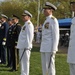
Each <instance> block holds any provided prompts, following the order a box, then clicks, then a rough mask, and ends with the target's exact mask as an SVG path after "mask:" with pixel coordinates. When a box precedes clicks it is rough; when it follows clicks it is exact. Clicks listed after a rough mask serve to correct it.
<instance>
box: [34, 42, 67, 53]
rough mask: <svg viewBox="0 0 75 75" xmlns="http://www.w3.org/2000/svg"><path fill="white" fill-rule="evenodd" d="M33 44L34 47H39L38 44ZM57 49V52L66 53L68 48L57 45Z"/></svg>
mask: <svg viewBox="0 0 75 75" xmlns="http://www.w3.org/2000/svg"><path fill="white" fill-rule="evenodd" d="M33 45H34V46H35V47H40V44H37V43H35V42H34V43H33ZM58 49H59V51H58V53H67V51H68V48H67V47H62V46H59V48H58Z"/></svg>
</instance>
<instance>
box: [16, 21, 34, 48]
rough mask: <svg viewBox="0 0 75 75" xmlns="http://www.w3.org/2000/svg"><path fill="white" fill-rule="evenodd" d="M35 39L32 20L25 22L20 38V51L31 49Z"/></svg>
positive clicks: (18, 45) (18, 46)
mask: <svg viewBox="0 0 75 75" xmlns="http://www.w3.org/2000/svg"><path fill="white" fill-rule="evenodd" d="M33 37H34V26H33V24H32V22H31V21H30V20H28V21H27V22H25V24H24V26H23V27H22V29H21V32H20V34H19V38H18V44H17V48H18V49H31V48H32V41H33Z"/></svg>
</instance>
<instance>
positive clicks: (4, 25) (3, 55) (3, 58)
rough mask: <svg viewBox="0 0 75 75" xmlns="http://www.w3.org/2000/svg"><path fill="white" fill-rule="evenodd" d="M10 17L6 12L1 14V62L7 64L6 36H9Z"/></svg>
mask: <svg viewBox="0 0 75 75" xmlns="http://www.w3.org/2000/svg"><path fill="white" fill-rule="evenodd" d="M7 19H8V17H7V16H6V15H4V14H1V21H2V25H1V28H0V29H1V30H0V31H1V32H0V39H1V63H2V64H6V47H5V45H6V37H7V31H8V28H9V25H8V23H7Z"/></svg>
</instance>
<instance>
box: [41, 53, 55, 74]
mask: <svg viewBox="0 0 75 75" xmlns="http://www.w3.org/2000/svg"><path fill="white" fill-rule="evenodd" d="M41 60H42V72H43V75H55V54H53V55H52V56H51V53H50V52H41ZM49 64H50V67H49V68H48V66H49Z"/></svg>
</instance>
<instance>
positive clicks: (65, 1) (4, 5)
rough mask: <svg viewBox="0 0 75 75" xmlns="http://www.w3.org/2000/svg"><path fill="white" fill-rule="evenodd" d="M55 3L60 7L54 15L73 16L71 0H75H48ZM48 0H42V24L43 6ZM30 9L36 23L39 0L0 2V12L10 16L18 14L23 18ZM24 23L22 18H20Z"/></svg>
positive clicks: (41, 18)
mask: <svg viewBox="0 0 75 75" xmlns="http://www.w3.org/2000/svg"><path fill="white" fill-rule="evenodd" d="M47 1H49V2H51V3H53V4H55V5H56V6H57V8H58V10H57V11H55V12H54V16H55V17H57V18H66V17H67V18H68V17H71V11H70V1H74V0H47ZM45 2H46V0H40V8H39V9H40V24H42V23H43V22H44V19H45V17H44V15H43V14H42V7H43V5H44V3H45ZM25 9H26V10H28V11H30V12H31V13H32V15H33V18H32V22H33V24H34V25H36V24H37V16H38V0H5V1H4V2H1V3H0V11H1V12H0V13H4V14H6V15H7V16H8V17H11V16H12V14H16V15H17V16H19V17H20V18H21V14H22V13H23V11H24V10H25ZM20 22H21V23H22V19H20Z"/></svg>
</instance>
